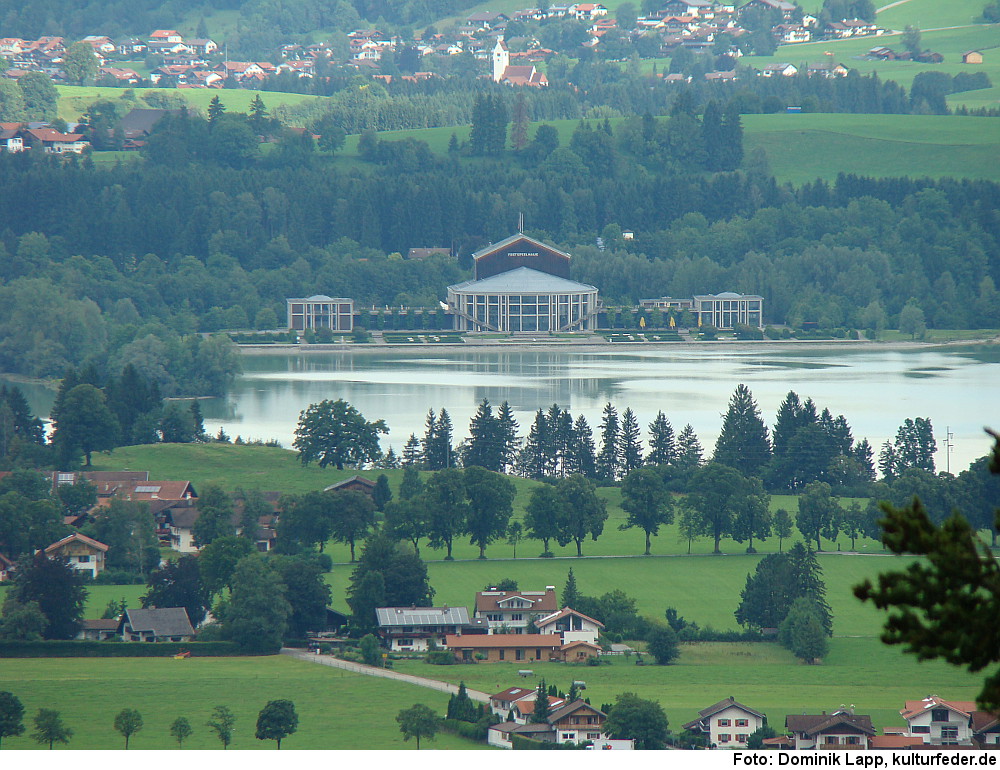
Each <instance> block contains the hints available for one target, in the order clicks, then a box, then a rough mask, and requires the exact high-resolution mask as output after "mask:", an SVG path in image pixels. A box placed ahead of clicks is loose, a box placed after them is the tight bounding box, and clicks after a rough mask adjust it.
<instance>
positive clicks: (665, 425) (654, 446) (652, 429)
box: [646, 412, 677, 465]
mask: <svg viewBox="0 0 1000 770" xmlns="http://www.w3.org/2000/svg"><path fill="white" fill-rule="evenodd" d="M676 459H677V441H676V439H675V438H674V429H673V426H671V424H670V420H668V419H667V416H666V415H665V414H664V413H663V412H657V413H656V417H655V418H654V420H653V421H652V422H651V423H650V424H649V456H648V457H647V458H646V463H647V464H648V465H673V463H674V461H675V460H676Z"/></svg>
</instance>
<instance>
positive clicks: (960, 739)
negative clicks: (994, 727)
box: [907, 706, 972, 746]
mask: <svg viewBox="0 0 1000 770" xmlns="http://www.w3.org/2000/svg"><path fill="white" fill-rule="evenodd" d="M943 716H947V719H946V720H943V719H940V717H943ZM934 717H939V718H938V719H935V718H934ZM907 725H908V726H909V734H910V735H911V736H912V737H914V738H922V739H923V741H924V743H930V744H934V745H942V744H949V745H958V746H969V745H971V744H972V728H971V727H970V726H969V718H968V717H967V716H964V715H962V714H960V713H958V712H956V711H953V710H952V709H950V708H946V707H945V706H938V707H934V708H928V709H926V710H924V711H923V712H922V713H920V714H917V715H916V716H915V717H912V718H910V719H909V720H907Z"/></svg>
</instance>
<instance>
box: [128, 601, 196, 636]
mask: <svg viewBox="0 0 1000 770" xmlns="http://www.w3.org/2000/svg"><path fill="white" fill-rule="evenodd" d="M126 622H127V623H128V625H130V626H131V627H132V630H133V631H136V632H139V631H145V632H149V633H152V634H153V635H154V636H193V635H194V629H193V628H192V627H191V621H190V620H189V619H188V614H187V610H186V609H184V608H183V607H161V608H156V607H154V608H151V609H148V610H134V609H132V608H129V609H127V610H125V612H124V613H122V618H121V621H119V624H118V632H119V633H122V629H123V627H124V625H125V623H126Z"/></svg>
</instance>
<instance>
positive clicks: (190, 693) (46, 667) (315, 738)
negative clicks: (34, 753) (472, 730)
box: [0, 655, 485, 750]
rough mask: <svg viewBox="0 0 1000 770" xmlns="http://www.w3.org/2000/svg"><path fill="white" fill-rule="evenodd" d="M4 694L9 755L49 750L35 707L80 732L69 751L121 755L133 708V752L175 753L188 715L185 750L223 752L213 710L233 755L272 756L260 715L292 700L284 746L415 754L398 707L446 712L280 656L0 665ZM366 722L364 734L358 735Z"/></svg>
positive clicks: (427, 697)
mask: <svg viewBox="0 0 1000 770" xmlns="http://www.w3.org/2000/svg"><path fill="white" fill-rule="evenodd" d="M0 681H2V682H3V689H5V690H8V691H10V692H12V693H14V694H15V695H16V696H17V697H18V698H20V699H21V702H22V703H23V704H24V712H25V727H26V730H25V734H24V735H22V736H20V737H18V738H4V741H3V748H4V749H33V748H45V747H41V746H39V745H38V744H36V743H35V742H34V741H33V740H31V738H30V733H31V731H32V725H31V719H32V718H33V717H34V715H35V713H37V711H38V709H39V708H51V709H56V710H57V711H59V712H61V716H62V718H63V721H64V722H65V723H66V725H67V726H68V727H70V728H71V729H72V730H73V731H74V735H73V738H72V739H71V741H70V743H69V746H68V748H70V749H120V748H122V747H123V746H124V740H123V739H122V737H121V735H119V734H118V733H117V732H115V730H114V728H113V721H114V717H115V714H117V713H118V712H119V711H121V710H122V709H123V708H133V709H136V710H137V711H139V713H140V714H142V718H143V722H144V725H143V728H142V730H141V731H140V732H138V733H136V734H135V735H134V736H133V737H132V739H131V741H130V743H129V747H130V748H134V749H176V748H177V743H176V741H175V740H174V739H173V738H172V737H171V736H170V734H169V732H168V730H169V727H170V724H171V723H172V722H173V721H174V720H175V719H176V718H177V717H180V716H183V717H185V718H187V720H188V721H189V722H190V723H191V727H192V728H193V730H194V732H193V734H192V736H191V737H190V738H189V739H188V740H186V741H185V742H184V748H185V749H188V748H190V749H221V748H222V745H221V744H220V743H219V741H218V739H217V738H216V736H215V734H214V733H212V732H211V731H210V730H209V728H208V727H207V726H206V725H205V722H207V721H208V719H209V717H210V715H211V711H212V709H213V708H214V707H215V706H228V707H229V708H230V709H231V710H232V711H233V713H234V714H235V715H236V728H235V732H234V738H233V743H232V745H231V746H230V748H232V749H272V750H273V748H274V742H273V741H259V740H257V739H256V738H255V737H254V726H255V724H256V721H257V713H258V711H260V709H261V708H263V706H264V704H265V703H266V702H267V701H269V700H275V699H280V698H286V699H288V700H291V701H292V702H294V704H295V709H296V711H297V712H298V715H299V727H298V731H297V732H296V733H294V734H293V735H290V736H289V737H288V738H286V739H285V740H284V741H283V742H282V745H283V748H288V749H371V748H379V749H402V748H406V749H411V748H413V745H414V744H413V742H412V741H411V742H409V743H404V741H403V736H402V734H401V733H400V732H399V725H398V724H397V723H396V714H397V713H399V711H400V709H404V708H409V707H410V706H412V705H413V704H414V703H424V704H426V705H427V706H429V707H431V708H432V709H434V710H435V712H438V713H442V714H443V713H444V711H445V708H446V706H447V703H448V694H447V693H443V692H437V691H435V690H430V689H427V688H424V687H417V686H415V685H411V684H407V683H404V682H397V681H393V680H388V679H377V678H374V677H369V676H363V675H360V674H355V673H352V672H349V671H342V670H340V669H334V668H330V667H328V666H318V665H315V664H310V663H304V662H301V661H297V660H293V659H291V658H287V657H284V656H281V655H272V656H267V657H250V658H189V659H187V660H175V659H173V658H62V659H32V658H21V659H8V660H4V661H2V662H0ZM359 725H363V729H358V726H359ZM425 746H426V747H427V748H438V749H480V748H485V746H484V745H483V744H479V743H475V742H473V741H470V740H467V739H465V738H461V737H459V736H456V735H451V734H448V733H439V734H438V736H437V738H436V739H435V740H434V741H433V742H431V743H427V744H425Z"/></svg>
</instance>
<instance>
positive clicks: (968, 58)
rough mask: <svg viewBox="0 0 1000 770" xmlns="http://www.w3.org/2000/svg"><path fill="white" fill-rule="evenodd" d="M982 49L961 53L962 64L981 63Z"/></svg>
mask: <svg viewBox="0 0 1000 770" xmlns="http://www.w3.org/2000/svg"><path fill="white" fill-rule="evenodd" d="M982 63H983V53H982V51H966V52H965V53H963V54H962V64H982Z"/></svg>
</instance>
